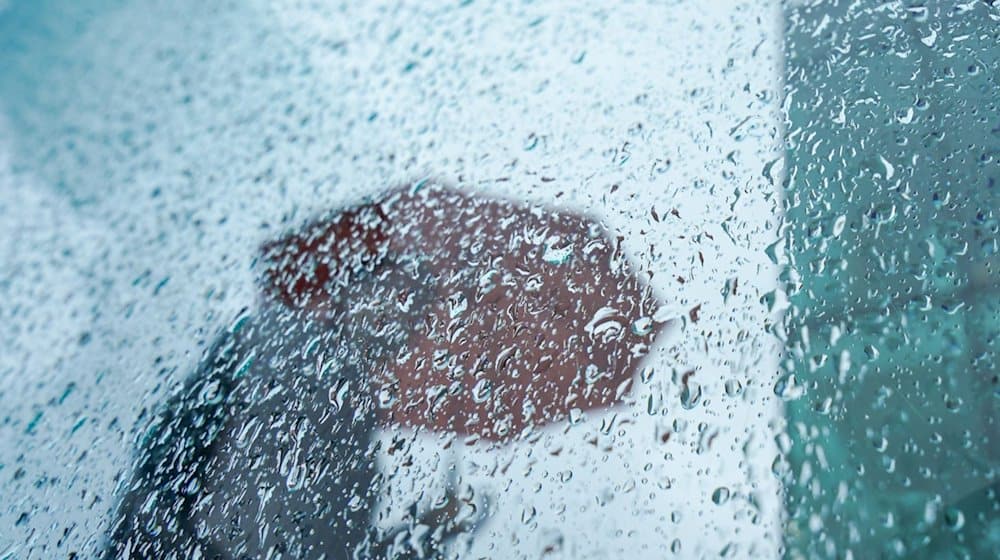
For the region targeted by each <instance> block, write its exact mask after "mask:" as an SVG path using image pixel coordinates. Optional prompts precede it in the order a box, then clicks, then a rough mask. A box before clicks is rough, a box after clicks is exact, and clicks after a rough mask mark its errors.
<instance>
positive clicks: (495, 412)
mask: <svg viewBox="0 0 1000 560" xmlns="http://www.w3.org/2000/svg"><path fill="white" fill-rule="evenodd" d="M262 255H263V259H264V261H265V262H267V263H268V266H267V267H266V275H265V291H266V293H268V294H270V295H271V296H274V297H276V298H277V299H278V300H279V301H280V302H281V303H282V304H283V305H287V306H292V307H305V308H310V309H324V308H328V307H331V302H333V301H335V298H334V297H332V296H331V293H333V292H332V291H331V286H345V287H346V286H352V288H351V289H352V290H355V291H356V290H358V289H359V287H358V279H359V278H360V276H359V273H360V272H362V271H369V272H372V271H374V272H378V271H379V270H380V269H384V268H387V267H394V268H397V269H400V268H407V269H408V270H416V269H417V268H422V270H425V271H426V272H427V273H428V274H426V275H425V276H422V277H421V276H419V275H418V276H413V275H403V277H405V278H410V281H409V285H408V286H405V289H401V290H400V289H398V288H400V287H401V284H400V281H399V280H398V278H399V277H400V276H399V275H397V276H396V277H395V278H397V280H385V278H387V277H385V276H381V277H379V276H376V277H373V278H376V279H375V280H373V281H374V282H375V283H378V282H380V281H381V282H384V283H385V282H393V283H395V284H396V286H395V288H397V289H395V290H388V291H380V292H379V293H382V294H390V293H391V294H392V297H393V298H396V299H398V300H399V301H398V302H397V303H400V305H398V306H395V307H390V309H393V310H394V312H393V313H394V314H388V315H386V316H385V317H382V318H381V319H382V323H383V324H384V323H387V322H388V323H392V322H396V323H400V324H405V325H407V326H406V330H407V332H406V333H405V336H404V338H405V343H404V344H403V345H402V347H401V348H398V349H396V350H398V351H397V352H395V353H394V354H393V355H392V356H388V357H387V359H386V361H385V367H384V369H383V370H382V371H380V372H375V373H373V375H375V376H376V383H377V388H376V390H377V391H379V392H380V393H381V394H383V395H386V394H389V395H392V396H391V398H388V399H386V402H387V403H388V404H387V406H385V407H384V408H383V409H382V421H383V422H384V423H386V424H390V425H391V424H403V425H408V426H412V427H425V428H429V429H432V430H437V431H454V432H457V433H461V434H469V435H473V434H475V435H479V436H482V437H484V438H487V439H491V440H500V441H502V440H506V439H509V438H510V437H513V436H516V435H517V434H520V433H522V432H524V430H525V429H526V428H528V427H529V426H539V425H543V424H547V423H550V422H553V421H558V420H560V419H563V418H565V417H566V416H567V415H568V414H570V413H571V411H572V410H573V409H579V410H587V409H594V408H603V407H608V406H611V405H613V404H615V403H616V402H618V401H620V400H621V399H622V397H623V395H624V393H625V392H626V390H627V388H628V384H629V382H630V381H631V379H632V377H633V373H634V370H635V369H636V366H637V365H638V362H639V360H640V359H641V358H642V356H643V355H644V354H645V353H646V351H647V349H648V347H649V345H650V344H651V342H652V341H653V339H654V338H655V336H656V335H657V332H658V331H659V327H660V325H658V324H656V323H654V321H653V320H652V319H651V317H652V314H653V312H654V309H655V307H656V305H657V302H656V301H655V299H654V298H653V296H652V294H651V291H650V290H649V288H648V287H646V286H645V285H644V284H643V283H642V282H641V280H640V279H639V278H638V277H637V276H636V275H634V274H632V273H631V272H630V270H629V264H628V261H627V259H625V258H624V256H623V254H622V251H621V247H620V244H619V243H616V242H615V241H613V240H612V239H610V238H609V237H608V235H607V233H606V232H605V231H604V229H603V228H602V227H601V226H600V225H599V224H597V223H596V222H594V221H592V220H590V219H588V218H586V217H583V216H580V215H576V214H572V213H568V212H558V211H553V210H550V209H546V208H542V207H538V206H526V205H522V204H517V203H514V202H510V201H505V200H498V199H491V198H484V197H481V196H476V195H472V194H467V193H462V192H459V191H456V190H453V189H448V188H443V187H439V186H425V187H424V188H422V189H408V190H396V191H392V192H390V193H388V194H386V195H385V196H384V197H382V198H381V199H379V200H377V201H375V202H372V203H369V204H365V205H362V206H358V207H355V208H352V209H349V210H346V211H343V212H341V213H339V214H337V215H335V216H333V217H331V218H330V219H326V220H320V221H317V222H314V223H313V224H311V225H309V226H307V227H306V228H304V229H303V230H302V231H301V232H299V233H296V234H294V235H290V236H287V237H285V238H282V239H280V240H278V241H276V242H273V243H270V244H267V245H265V246H264V248H263V250H262ZM418 264H419V265H420V267H418V266H417V265H418ZM377 278H382V280H378V279H377ZM414 278H417V279H422V281H423V284H424V285H422V286H421V285H418V284H417V282H416V281H415V280H413V279H414ZM404 283H405V282H404ZM427 283H429V285H427ZM378 288H379V286H369V287H367V288H361V289H367V290H370V291H371V290H378ZM383 288H384V286H383ZM421 291H423V292H425V296H424V297H423V298H422V301H423V302H424V303H423V304H421V305H415V306H413V305H409V304H408V303H407V302H408V301H412V300H413V299H415V298H417V297H418V296H417V295H416V294H419V293H420V292H421Z"/></svg>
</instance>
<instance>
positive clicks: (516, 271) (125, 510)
mask: <svg viewBox="0 0 1000 560" xmlns="http://www.w3.org/2000/svg"><path fill="white" fill-rule="evenodd" d="M620 242H621V240H620V239H618V240H613V239H610V238H609V237H608V235H607V233H606V232H605V231H604V229H603V228H602V227H601V226H600V225H599V224H597V223H596V222H594V221H592V220H590V219H588V218H585V217H581V216H579V215H575V214H572V213H568V212H554V211H551V210H549V209H546V208H542V207H528V206H524V205H520V204H516V203H513V202H508V201H502V200H496V199H487V198H483V197H478V196H474V195H471V194H466V193H462V192H459V191H456V190H453V189H448V188H443V187H439V186H435V185H428V184H418V185H415V186H413V187H410V188H406V189H397V190H393V191H391V192H389V193H387V194H386V195H384V196H383V197H381V198H380V199H379V200H376V201H371V202H368V203H365V204H362V205H359V206H356V207H353V208H350V209H347V210H344V211H340V212H336V213H333V214H331V215H330V216H328V217H325V218H322V219H318V220H316V221H314V222H312V223H310V224H308V225H306V226H305V227H303V228H301V229H300V230H299V231H297V232H295V233H292V234H289V235H288V236H286V237H284V238H282V239H279V240H277V241H274V242H270V243H267V244H265V245H264V246H263V247H262V249H261V252H260V256H259V260H258V263H257V267H258V269H259V270H261V271H262V273H261V274H260V288H261V289H260V294H261V295H260V301H259V303H258V306H257V310H256V311H255V312H254V313H252V314H251V313H249V312H247V313H245V314H243V315H242V316H241V317H239V318H238V319H237V320H236V321H235V322H234V324H233V325H232V326H231V327H230V328H229V329H228V330H226V332H224V333H223V334H222V335H221V336H220V337H219V339H218V341H217V342H216V343H215V344H214V346H213V347H212V349H211V350H210V351H209V352H208V353H207V354H206V357H205V359H204V360H203V362H202V365H201V366H200V368H199V370H198V371H197V372H196V374H195V375H193V376H192V377H191V378H190V380H189V381H188V383H187V384H186V385H185V386H184V387H183V388H182V390H181V391H180V392H178V393H177V394H175V395H174V396H173V397H172V398H171V399H170V401H169V402H168V403H167V405H166V406H165V407H164V408H163V409H162V410H161V411H160V412H158V413H157V414H156V415H154V416H153V417H151V418H144V419H142V421H143V422H145V423H146V424H147V425H148V427H147V428H146V429H145V435H144V439H143V442H142V444H141V449H140V454H139V457H138V459H137V463H136V467H135V471H134V474H133V477H132V479H131V480H129V481H127V482H126V484H127V487H126V489H125V493H126V496H125V499H124V501H123V502H122V505H121V508H120V511H119V515H118V518H117V519H116V520H115V522H114V526H113V534H112V539H111V542H110V545H109V548H108V555H109V556H113V557H121V556H124V557H144V558H145V557H152V556H156V557H169V556H176V557H194V556H197V555H198V554H200V555H202V556H204V557H210V558H214V557H220V558H243V557H257V556H262V555H266V556H270V555H273V554H275V553H281V554H284V555H287V556H289V557H295V558H303V557H321V556H323V555H325V558H328V559H335V558H351V557H355V556H357V557H386V556H388V557H395V558H402V557H408V556H414V557H417V556H419V557H434V556H435V555H438V554H440V553H441V552H442V551H443V550H445V547H446V543H447V542H448V541H449V540H450V538H451V537H453V536H455V535H456V534H458V533H461V532H467V531H472V530H474V528H475V526H476V524H477V522H478V521H479V520H480V519H481V517H482V516H483V515H484V513H483V512H482V510H478V509H477V508H476V506H475V504H473V503H471V502H469V503H465V504H463V503H462V499H463V498H461V497H460V496H457V495H453V494H449V499H448V500H447V502H446V503H444V504H438V506H439V507H435V508H434V509H432V510H431V511H416V507H415V506H414V508H413V510H414V511H413V512H412V515H410V516H409V519H407V520H406V523H405V524H404V525H403V526H399V527H396V528H394V529H392V530H390V531H379V530H376V529H375V528H374V527H373V524H372V523H371V517H372V512H373V507H374V504H375V503H376V501H377V499H378V496H379V495H380V487H381V485H382V484H383V483H384V481H383V480H382V478H383V477H382V476H381V475H380V474H379V472H378V469H377V465H376V463H375V462H376V455H377V451H378V449H376V445H375V443H374V442H375V439H374V435H373V434H374V433H375V430H376V429H377V428H378V427H380V426H381V427H392V426H405V427H409V428H413V429H416V430H432V431H436V432H449V433H455V434H458V435H463V436H465V437H466V438H467V441H472V440H476V439H485V440H490V441H494V442H497V443H503V442H507V441H511V440H514V439H518V438H525V437H528V436H529V435H530V434H532V433H533V432H535V431H537V430H539V429H542V428H543V427H544V426H545V425H547V424H551V423H553V422H556V421H559V420H563V419H565V418H567V417H572V416H573V415H575V414H578V413H579V412H580V411H583V410H587V409H593V408H604V407H610V406H613V405H614V404H615V403H617V402H618V401H620V400H621V399H622V398H623V396H624V395H625V394H626V393H627V391H628V389H629V385H630V382H631V379H632V376H633V374H634V371H635V369H636V365H637V364H638V362H639V361H640V359H641V358H642V356H643V355H644V354H645V353H646V352H647V349H648V348H649V345H650V344H651V343H652V342H653V340H654V339H655V337H656V335H657V333H658V332H659V331H660V330H661V327H662V323H659V322H657V321H655V320H654V318H653V316H654V312H655V307H656V305H657V302H656V301H655V299H654V298H653V296H652V294H651V292H650V290H649V289H648V287H646V286H645V285H644V283H643V282H642V281H641V280H640V279H639V278H638V277H637V276H635V275H634V274H632V272H631V271H630V268H629V263H628V260H627V259H626V258H625V256H624V255H623V253H622V250H621V246H620Z"/></svg>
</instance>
